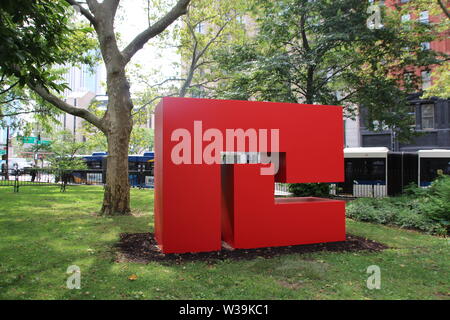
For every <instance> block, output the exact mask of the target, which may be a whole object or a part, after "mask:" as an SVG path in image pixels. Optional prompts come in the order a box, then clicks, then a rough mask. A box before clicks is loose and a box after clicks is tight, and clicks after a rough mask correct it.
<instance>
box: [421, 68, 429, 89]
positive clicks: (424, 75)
mask: <svg viewBox="0 0 450 320" xmlns="http://www.w3.org/2000/svg"><path fill="white" fill-rule="evenodd" d="M429 87H431V72H430V71H422V89H423V90H425V89H428V88H429Z"/></svg>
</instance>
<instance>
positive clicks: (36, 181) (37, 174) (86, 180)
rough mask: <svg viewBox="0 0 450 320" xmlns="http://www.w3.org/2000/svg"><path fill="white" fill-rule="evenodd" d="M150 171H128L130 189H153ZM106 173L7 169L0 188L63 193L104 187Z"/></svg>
mask: <svg viewBox="0 0 450 320" xmlns="http://www.w3.org/2000/svg"><path fill="white" fill-rule="evenodd" d="M151 174H152V172H151V171H147V170H141V171H129V180H130V185H131V186H132V187H137V188H153V187H154V182H153V181H154V180H153V176H152V175H151ZM105 182H106V172H105V171H103V170H58V169H25V170H17V169H9V170H8V171H6V170H2V171H1V172H0V187H13V188H14V192H19V189H20V188H21V187H27V186H59V187H60V190H61V192H64V191H65V190H66V188H67V186H70V185H104V184H105Z"/></svg>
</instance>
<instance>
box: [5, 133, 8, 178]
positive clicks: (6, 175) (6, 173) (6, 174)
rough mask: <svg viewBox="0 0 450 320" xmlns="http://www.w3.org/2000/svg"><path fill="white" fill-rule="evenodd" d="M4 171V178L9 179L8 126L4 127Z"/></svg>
mask: <svg viewBox="0 0 450 320" xmlns="http://www.w3.org/2000/svg"><path fill="white" fill-rule="evenodd" d="M5 162H6V172H5V179H6V180H9V174H8V169H9V126H7V127H6V159H5Z"/></svg>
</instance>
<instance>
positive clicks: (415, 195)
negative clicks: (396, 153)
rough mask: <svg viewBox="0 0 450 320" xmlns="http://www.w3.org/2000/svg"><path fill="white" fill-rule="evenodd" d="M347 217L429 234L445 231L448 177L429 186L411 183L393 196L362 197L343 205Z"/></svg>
mask: <svg viewBox="0 0 450 320" xmlns="http://www.w3.org/2000/svg"><path fill="white" fill-rule="evenodd" d="M347 216H348V217H349V218H352V219H355V220H359V221H365V222H374V223H380V224H390V225H396V226H399V227H401V228H409V229H417V230H421V231H424V232H427V233H431V234H438V235H445V234H448V231H449V226H450V177H449V176H442V177H440V178H438V179H437V180H436V181H434V182H433V183H432V185H431V187H430V188H428V189H421V188H418V187H414V186H411V187H409V188H408V190H407V192H406V193H405V195H402V196H399V197H393V198H370V199H369V198H363V199H357V200H354V201H352V202H350V203H349V204H348V205H347Z"/></svg>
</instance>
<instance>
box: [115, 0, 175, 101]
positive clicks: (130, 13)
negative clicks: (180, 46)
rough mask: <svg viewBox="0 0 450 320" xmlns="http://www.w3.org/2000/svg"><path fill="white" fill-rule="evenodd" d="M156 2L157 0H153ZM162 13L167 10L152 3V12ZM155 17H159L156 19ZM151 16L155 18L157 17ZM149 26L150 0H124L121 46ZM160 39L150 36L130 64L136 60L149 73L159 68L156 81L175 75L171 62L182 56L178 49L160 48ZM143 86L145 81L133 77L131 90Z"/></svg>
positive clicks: (171, 0) (119, 16)
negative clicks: (135, 79)
mask: <svg viewBox="0 0 450 320" xmlns="http://www.w3.org/2000/svg"><path fill="white" fill-rule="evenodd" d="M151 2H155V0H151ZM162 2H164V3H167V4H171V3H175V1H174V0H162ZM153 12H155V14H157V15H159V16H161V15H162V14H164V13H165V12H167V10H164V9H157V8H154V7H153V10H151V13H153ZM155 20H156V19H155ZM155 20H152V21H155ZM147 27H148V17H147V0H122V1H121V3H120V7H119V10H118V13H117V16H116V21H115V31H116V33H118V34H119V35H120V42H119V45H120V48H121V49H123V47H124V46H125V45H126V44H128V43H129V42H130V41H132V40H133V39H134V37H135V36H136V35H137V34H139V33H140V32H142V31H144V30H145V29H146V28H147ZM157 41H158V40H157V39H156V40H155V39H151V40H150V41H149V42H148V43H147V44H146V45H145V46H144V48H142V49H141V50H140V51H139V52H137V53H136V55H135V56H134V57H133V59H132V60H131V62H130V64H129V65H128V66H129V67H131V68H133V64H139V65H141V66H142V69H141V70H140V72H139V73H141V74H142V73H144V74H145V73H149V72H151V70H153V69H156V70H159V71H160V73H161V75H160V76H159V77H158V78H159V79H155V83H157V82H158V80H159V81H161V80H164V79H166V78H169V77H171V76H174V73H175V72H176V70H174V68H173V66H172V65H171V64H172V63H173V62H177V61H179V60H180V57H179V56H178V54H177V53H176V52H175V49H165V50H161V49H160V48H158V46H156V42H157ZM143 88H144V84H143V83H142V82H139V81H132V86H131V91H132V92H136V91H140V90H142V89H143Z"/></svg>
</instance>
